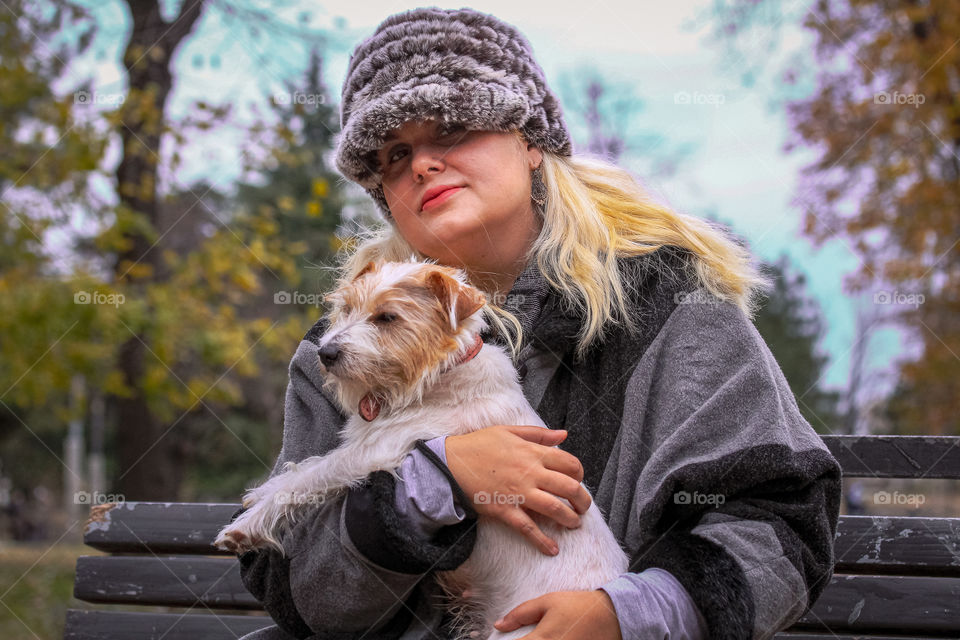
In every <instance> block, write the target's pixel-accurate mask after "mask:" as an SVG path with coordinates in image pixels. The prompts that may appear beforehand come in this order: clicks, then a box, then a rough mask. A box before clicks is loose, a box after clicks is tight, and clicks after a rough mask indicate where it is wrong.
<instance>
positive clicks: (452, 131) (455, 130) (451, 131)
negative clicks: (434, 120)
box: [440, 122, 464, 138]
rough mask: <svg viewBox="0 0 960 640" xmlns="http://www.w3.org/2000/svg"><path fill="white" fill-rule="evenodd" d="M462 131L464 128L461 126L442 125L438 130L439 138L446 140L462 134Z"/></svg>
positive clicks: (453, 124)
mask: <svg viewBox="0 0 960 640" xmlns="http://www.w3.org/2000/svg"><path fill="white" fill-rule="evenodd" d="M463 131H464V126H463V125H462V124H458V123H456V122H451V123H450V124H447V125H444V126H443V127H442V128H441V129H440V137H441V138H446V137H449V136H452V135H457V134H459V133H462V132H463Z"/></svg>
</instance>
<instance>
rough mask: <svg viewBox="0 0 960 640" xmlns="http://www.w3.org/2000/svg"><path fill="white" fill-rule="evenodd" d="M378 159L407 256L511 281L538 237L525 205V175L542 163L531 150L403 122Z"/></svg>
mask: <svg viewBox="0 0 960 640" xmlns="http://www.w3.org/2000/svg"><path fill="white" fill-rule="evenodd" d="M378 159H379V161H380V167H381V170H382V175H383V193H384V195H385V196H386V199H387V204H388V205H389V207H390V212H391V214H392V215H393V219H394V221H395V222H396V224H397V228H398V229H399V231H400V234H401V235H402V236H403V237H404V239H405V240H406V241H407V242H408V243H409V244H410V245H411V246H413V248H414V249H416V250H418V251H420V252H421V253H423V254H424V255H426V256H428V257H431V258H434V259H435V260H437V261H438V262H440V263H442V264H447V265H450V266H455V267H460V268H464V269H466V270H467V271H468V272H469V273H472V274H474V275H475V276H479V280H487V279H489V278H490V277H491V276H492V274H505V273H506V274H512V275H513V276H516V275H517V273H519V269H521V268H522V267H523V260H524V258H525V256H526V252H527V250H528V249H529V248H530V245H531V244H532V243H533V241H534V240H535V239H536V237H537V234H538V233H539V231H540V225H539V218H538V217H537V215H536V214H535V213H534V210H533V204H532V202H531V200H530V172H531V171H532V170H533V169H535V168H536V167H538V166H540V162H541V161H542V159H543V156H542V154H541V152H540V151H539V150H538V149H537V148H536V147H533V146H530V147H529V148H528V146H527V145H526V144H525V143H524V142H523V141H522V140H521V139H520V138H519V137H518V136H517V135H516V134H515V133H510V132H497V131H467V130H465V129H464V128H463V127H461V126H459V125H455V124H454V125H449V124H448V125H444V124H443V123H441V122H439V121H435V120H427V121H419V122H418V121H411V122H407V123H406V124H404V125H403V126H402V127H400V128H399V129H396V130H394V131H393V132H392V138H391V137H390V136H388V139H387V141H386V142H385V143H384V145H383V146H382V147H381V148H380V150H379V152H378ZM445 187H452V188H451V189H448V190H446V191H444V192H443V193H441V195H439V196H434V197H435V198H436V199H434V198H433V197H431V196H433V194H435V193H437V190H438V188H445ZM484 275H486V277H484ZM494 278H495V277H494ZM511 282H512V281H511ZM508 284H509V283H508Z"/></svg>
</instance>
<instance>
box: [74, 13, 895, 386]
mask: <svg viewBox="0 0 960 640" xmlns="http://www.w3.org/2000/svg"><path fill="white" fill-rule="evenodd" d="M706 4H707V3H706V2H705V1H703V0H687V1H684V2H675V3H664V2H651V1H649V0H643V1H640V2H637V1H636V0H634V1H633V2H625V1H621V0H599V1H597V0H595V1H594V2H590V3H573V2H570V3H561V2H516V1H515V0H513V1H506V0H494V1H483V2H481V1H476V2H473V3H471V4H469V5H464V4H463V3H443V2H438V3H436V6H440V7H444V8H458V7H461V6H470V7H472V8H474V9H477V10H479V11H483V12H486V13H492V14H494V15H496V16H497V17H499V18H501V19H503V20H505V21H507V22H510V23H512V24H514V25H515V26H517V27H518V28H519V29H520V31H521V32H523V33H524V34H525V35H526V36H527V38H528V39H529V40H530V42H531V44H532V46H533V49H534V52H535V54H536V56H537V59H538V61H539V62H540V64H541V66H542V67H543V68H544V71H545V73H546V75H547V79H548V82H549V83H550V84H551V86H553V88H554V89H555V90H557V89H558V87H559V86H560V85H561V82H562V80H563V79H569V78H571V77H574V78H575V77H576V75H577V73H578V72H580V71H582V70H583V69H585V68H588V67H589V68H593V69H597V70H599V71H600V72H602V74H603V76H604V78H605V79H607V80H608V81H610V82H613V83H615V84H616V85H618V86H622V87H626V88H628V89H629V91H630V92H631V94H632V95H634V96H636V98H637V105H638V106H637V109H636V111H637V113H636V115H635V116H634V118H633V120H631V121H630V128H631V129H633V128H634V127H636V129H637V131H638V132H639V131H642V132H644V133H646V134H654V135H655V136H662V138H663V140H664V141H665V142H664V144H666V145H668V146H686V147H688V148H689V149H690V152H689V154H688V155H687V157H686V158H685V159H684V160H683V161H682V162H681V164H679V166H678V170H677V171H676V173H675V174H674V175H671V176H668V177H663V176H656V175H645V174H644V173H643V172H644V169H645V168H646V164H645V163H644V162H642V161H639V160H638V161H633V160H631V159H625V160H624V161H623V164H624V166H625V167H626V168H628V169H630V170H631V171H633V172H634V173H635V174H636V175H637V177H638V178H639V179H640V180H641V181H642V182H643V183H644V185H645V186H646V188H647V189H649V190H650V192H651V193H652V194H653V195H654V196H655V197H656V198H657V199H659V200H661V201H663V202H665V203H666V204H669V205H670V206H672V207H673V208H675V209H676V210H678V211H681V212H684V213H688V214H691V215H696V216H703V217H706V216H708V215H709V216H715V217H717V218H719V219H720V220H722V221H724V222H726V223H728V224H731V225H732V226H733V228H734V230H735V231H736V232H737V233H739V234H741V235H743V236H745V237H746V238H747V239H748V241H749V242H750V247H751V250H752V251H753V252H754V253H755V255H757V256H758V257H760V258H762V259H764V260H769V261H773V260H776V259H777V258H778V257H779V256H780V255H781V254H787V255H788V256H789V257H790V259H791V261H792V263H793V266H794V267H795V268H796V269H797V270H799V271H801V272H803V273H804V274H805V275H806V276H807V280H808V288H809V292H810V294H811V295H812V296H813V297H814V298H815V299H816V300H817V302H818V303H819V304H820V306H821V308H822V312H823V314H824V317H825V320H826V322H825V324H826V332H825V335H824V338H823V340H822V343H821V347H822V349H823V350H824V351H825V352H826V353H827V354H828V355H829V356H830V362H829V365H828V368H827V370H826V372H825V375H824V378H823V384H824V385H825V386H827V387H830V388H842V387H845V386H846V383H847V379H848V372H849V366H850V363H849V354H850V350H851V346H852V345H853V342H854V336H855V321H854V316H855V306H856V305H857V304H858V302H857V301H856V300H854V299H852V298H851V296H850V295H849V294H847V293H845V292H844V289H843V275H844V274H847V273H851V272H853V271H854V270H855V269H856V268H857V266H858V263H859V259H858V258H857V256H856V255H855V254H854V253H853V251H852V250H851V249H850V247H849V246H848V244H847V243H846V242H844V241H842V240H832V241H830V242H828V243H826V244H825V245H824V246H823V247H822V248H820V249H815V248H814V247H813V246H812V244H811V242H810V241H809V240H807V239H805V238H803V237H802V236H801V235H800V233H799V229H800V224H801V221H802V215H803V213H802V211H801V210H800V209H799V208H797V207H795V206H792V205H791V200H792V197H793V196H794V195H796V193H797V188H796V184H795V182H796V178H797V175H798V172H799V170H800V168H801V167H803V166H804V164H805V163H807V162H809V161H810V160H811V158H812V156H811V155H810V154H809V153H803V152H801V153H797V154H790V155H787V154H785V152H784V151H783V144H784V142H785V141H786V139H787V136H788V134H789V125H788V122H787V120H786V117H785V115H784V113H783V109H782V108H781V109H771V106H770V104H771V100H770V93H771V91H772V90H774V89H775V88H776V87H774V86H772V85H770V84H769V82H768V83H761V84H759V85H757V86H754V87H752V88H748V87H745V86H744V85H743V84H742V82H741V73H742V71H743V69H742V68H740V66H739V65H736V64H734V65H726V66H725V65H724V62H723V60H724V58H723V56H722V55H721V48H720V46H719V45H718V44H717V43H716V42H714V41H713V40H712V39H711V38H710V37H709V25H708V24H707V23H706V22H705V21H704V20H700V21H699V23H700V25H701V26H699V27H698V26H695V25H696V23H697V20H696V19H697V18H698V16H700V14H701V12H702V11H703V10H704V9H705V8H706ZM93 6H94V7H95V9H94V12H95V14H96V15H97V17H98V20H99V22H100V24H102V25H104V27H103V28H102V29H101V36H100V38H101V39H100V42H101V48H102V49H103V50H104V51H105V52H106V53H103V54H101V55H100V56H99V57H96V58H94V59H91V60H90V61H88V63H87V66H86V67H78V69H77V73H78V74H82V73H88V74H90V75H92V76H93V77H94V78H95V83H96V90H97V91H98V92H110V91H122V90H123V88H124V77H123V74H122V73H121V72H120V68H119V58H120V51H121V48H122V46H123V44H124V41H125V39H126V33H127V31H128V29H129V24H128V19H127V17H126V13H125V10H124V9H123V8H122V7H121V5H120V4H119V3H116V2H110V3H103V4H100V3H98V4H95V5H93ZM176 6H177V4H176V3H170V4H169V8H170V10H171V11H172V10H174V9H175V7H176ZM415 6H417V5H411V4H403V3H399V2H380V1H370V0H364V1H363V2H338V3H329V2H305V1H301V2H292V3H291V6H290V7H289V8H288V10H285V11H282V12H280V16H279V17H280V19H282V20H286V21H289V23H290V24H294V23H295V22H296V21H297V19H298V16H299V15H300V14H301V13H302V12H304V11H307V12H309V13H310V19H309V21H308V22H305V23H304V28H309V29H316V30H318V31H319V30H331V31H332V32H333V33H334V36H333V38H332V39H331V40H330V41H328V48H327V50H328V58H327V60H326V61H325V64H326V68H325V72H326V78H327V82H328V84H329V88H330V91H331V93H332V94H334V96H336V98H337V99H338V98H339V89H340V85H341V83H342V81H343V77H344V73H345V71H346V66H347V62H348V56H349V51H350V49H352V47H353V46H354V45H355V44H357V43H358V42H359V41H360V40H361V39H362V38H363V37H365V36H367V35H369V34H371V33H372V32H373V30H374V29H375V27H376V25H377V24H378V23H379V22H380V21H382V20H383V19H384V18H386V17H387V16H389V15H391V14H392V13H395V12H397V11H402V10H407V9H410V8H414V7H415ZM782 38H783V39H784V42H785V44H787V45H789V46H792V47H797V48H800V49H802V48H803V47H805V46H806V47H808V46H809V44H808V43H807V42H806V39H805V38H806V36H805V34H804V33H803V32H802V31H801V30H800V29H799V28H796V27H790V26H789V25H788V26H787V28H785V30H784V32H783V34H782ZM748 53H753V54H754V55H756V56H763V55H766V54H765V53H764V52H763V51H759V50H757V51H756V52H750V51H748ZM305 60H306V55H305V48H304V45H303V43H301V42H297V41H296V39H294V38H289V37H284V36H283V35H282V34H277V33H273V32H271V31H270V30H269V29H264V30H263V31H262V32H261V33H259V34H257V35H251V34H250V33H249V31H248V30H247V29H242V28H239V27H238V26H236V25H235V24H231V23H230V22H229V20H227V19H225V17H224V15H223V13H222V12H220V11H208V12H207V14H206V15H205V16H204V17H203V18H202V20H201V22H200V23H199V24H198V25H197V27H196V29H195V31H194V34H193V35H192V36H191V37H190V39H189V40H186V41H185V42H184V45H183V46H182V47H181V49H180V50H179V51H178V56H177V59H176V61H175V68H176V70H177V80H176V84H175V92H174V94H173V96H172V97H171V102H170V107H171V110H172V112H173V113H174V115H175V116H176V115H183V114H185V113H186V111H187V110H188V109H189V108H190V105H191V104H192V103H193V102H194V101H195V100H199V99H203V100H207V101H209V102H213V103H218V104H223V103H230V104H233V105H234V106H235V107H236V114H235V115H236V117H237V118H238V119H241V120H242V119H243V118H244V117H245V116H249V112H248V111H246V107H245V105H246V104H249V103H258V102H259V103H260V104H263V103H264V97H265V96H270V95H272V94H273V93H275V92H280V91H283V90H284V87H283V83H282V81H283V79H284V78H292V77H295V76H296V75H297V73H298V72H299V71H300V70H301V69H302V68H303V65H304V63H305ZM771 65H772V66H775V65H776V60H772V61H771ZM572 128H573V127H572ZM240 130H241V128H238V129H237V132H231V131H229V130H217V131H213V132H211V133H210V134H209V135H208V136H199V137H197V138H195V139H194V140H192V146H193V147H194V148H193V149H191V150H190V152H189V153H187V154H186V163H185V166H184V167H183V169H182V170H181V172H180V174H178V176H177V178H176V180H177V182H178V183H182V184H188V183H190V182H191V181H193V180H196V179H199V178H203V179H206V180H210V181H212V182H213V183H215V184H218V185H221V186H228V185H229V184H230V183H231V181H232V180H234V179H235V178H236V176H237V171H238V169H239V161H238V156H239V153H238V149H239V147H240V142H241V141H240V140H239V138H238V135H239V133H238V132H239V131H240ZM574 135H575V136H576V132H575V131H574ZM859 304H862V302H861V303H859ZM901 343H902V337H901V336H900V335H899V334H898V333H897V332H895V331H893V330H884V331H881V332H878V333H877V334H876V335H875V336H874V337H873V339H872V340H871V342H870V347H869V348H868V350H867V353H868V354H869V362H870V366H869V368H870V369H871V370H875V371H884V370H889V369H890V365H891V363H892V362H893V359H894V358H895V357H896V356H897V354H899V353H902V352H903V349H904V348H905V347H904V346H903V345H902V344H901ZM876 384H877V389H876V390H875V391H876V393H877V394H881V393H883V392H884V391H885V390H886V389H884V388H881V387H882V386H883V385H884V384H889V380H888V382H887V383H881V382H877V383H876Z"/></svg>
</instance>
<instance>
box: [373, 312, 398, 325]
mask: <svg viewBox="0 0 960 640" xmlns="http://www.w3.org/2000/svg"><path fill="white" fill-rule="evenodd" d="M396 319H397V314H395V313H389V312H387V311H384V312H383V313H378V314H377V315H375V316H374V317H373V321H374V322H376V323H377V324H389V323H391V322H393V321H394V320H396Z"/></svg>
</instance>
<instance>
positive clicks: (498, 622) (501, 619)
mask: <svg viewBox="0 0 960 640" xmlns="http://www.w3.org/2000/svg"><path fill="white" fill-rule="evenodd" d="M493 624H494V625H499V624H503V618H500V619H499V620H497V621H496V622H494V623H493Z"/></svg>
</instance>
